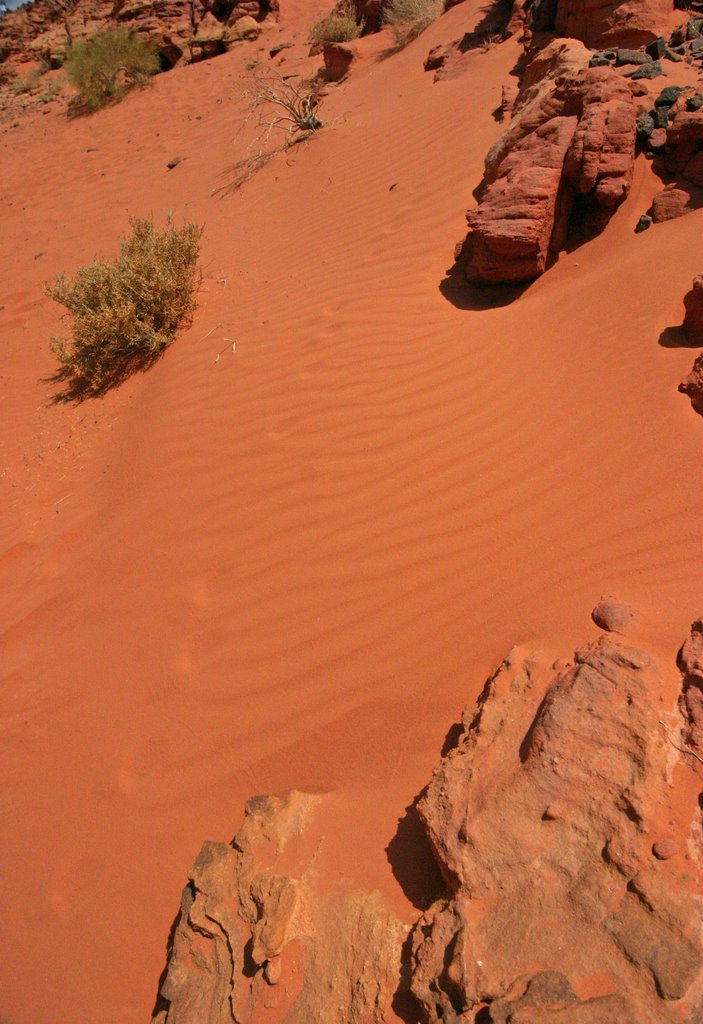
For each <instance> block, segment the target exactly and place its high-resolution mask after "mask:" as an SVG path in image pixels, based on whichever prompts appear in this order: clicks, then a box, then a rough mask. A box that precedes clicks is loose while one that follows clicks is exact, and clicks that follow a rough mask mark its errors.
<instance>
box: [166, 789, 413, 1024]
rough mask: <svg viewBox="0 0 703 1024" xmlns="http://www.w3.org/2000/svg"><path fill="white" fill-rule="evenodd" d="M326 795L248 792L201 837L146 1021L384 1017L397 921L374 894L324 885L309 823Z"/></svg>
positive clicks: (300, 1023)
mask: <svg viewBox="0 0 703 1024" xmlns="http://www.w3.org/2000/svg"><path fill="white" fill-rule="evenodd" d="M322 800H324V798H321V797H316V796H311V795H308V794H304V793H296V792H293V793H291V794H289V795H288V796H287V797H285V798H282V799H279V798H276V797H254V798H253V799H251V800H250V801H249V802H248V804H247V808H246V816H245V820H244V824H243V825H242V827H241V829H240V830H239V832H238V833H237V835H236V837H235V838H234V840H233V841H232V843H231V844H229V843H212V842H209V843H205V845H204V846H203V848H202V850H201V851H200V853H199V854H198V857H197V859H196V861H195V864H194V865H193V867H192V869H191V872H190V876H189V881H188V884H187V885H186V887H185V889H184V891H183V898H182V901H181V909H180V913H179V915H178V918H177V921H176V925H175V929H174V932H173V938H172V942H171V946H170V950H169V956H168V963H167V970H166V973H165V977H164V979H163V982H162V984H161V988H160V992H159V998H158V1001H157V1008H156V1011H155V1014H154V1017H153V1021H154V1024H233V1022H234V1021H236V1022H238V1024H247V1022H252V1024H254V1022H257V1021H262V1020H268V1019H271V1018H270V1017H269V1016H267V1014H271V1013H273V1014H275V1019H276V1020H277V1021H281V1022H285V1024H315V1022H323V1021H331V1020H335V1021H337V1020H338V1021H345V1022H349V1024H352V1022H359V1024H362V1022H363V1024H383V1022H384V1021H387V1020H390V1019H391V1018H390V1004H391V1000H392V997H393V993H394V992H395V990H396V988H397V986H398V980H399V973H398V972H399V964H400V948H401V944H402V941H403V938H404V930H403V928H402V927H401V925H400V924H399V923H398V922H397V921H396V920H395V919H394V918H393V917H392V916H391V915H390V914H389V913H388V911H387V910H386V909H385V907H384V905H383V902H382V900H381V898H380V896H379V895H378V893H371V894H365V893H358V892H350V891H339V892H332V893H329V892H326V891H325V892H323V891H321V889H320V888H318V879H317V876H316V873H315V859H316V855H317V850H318V848H319V845H320V841H321V840H320V836H319V834H317V833H316V832H315V831H314V829H313V828H311V823H312V821H313V820H314V815H315V809H316V807H317V806H318V805H319V804H320V802H321V801H322Z"/></svg>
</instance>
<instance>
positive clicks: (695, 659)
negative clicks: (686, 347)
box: [679, 392, 703, 757]
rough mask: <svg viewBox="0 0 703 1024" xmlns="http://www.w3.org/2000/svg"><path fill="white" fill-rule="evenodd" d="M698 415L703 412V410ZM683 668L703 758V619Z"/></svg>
mask: <svg viewBox="0 0 703 1024" xmlns="http://www.w3.org/2000/svg"><path fill="white" fill-rule="evenodd" d="M702 394H703V392H702ZM698 411H699V412H703V408H701V409H699V410H698ZM679 668H680V669H681V673H682V676H683V685H682V687H681V700H680V706H681V712H682V714H683V718H684V723H685V726H684V733H683V739H684V742H685V743H686V744H687V745H688V746H689V747H690V748H691V749H692V750H693V751H695V754H696V756H697V757H703V619H696V621H695V622H694V623H693V625H692V626H691V633H690V636H689V638H688V640H687V641H686V643H685V644H684V645H683V647H682V648H681V651H680V653H679Z"/></svg>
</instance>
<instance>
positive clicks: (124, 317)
mask: <svg viewBox="0 0 703 1024" xmlns="http://www.w3.org/2000/svg"><path fill="white" fill-rule="evenodd" d="M131 228H132V231H131V234H130V235H129V236H128V237H126V238H123V239H122V241H121V243H120V252H119V255H118V256H117V257H116V258H115V259H113V260H96V261H95V262H94V263H90V264H88V265H87V266H85V267H79V268H78V270H77V271H76V273H75V275H74V277H72V278H70V279H69V278H67V277H65V276H64V275H59V277H57V278H56V280H55V281H54V283H53V284H49V285H47V286H46V288H45V291H46V293H47V295H49V296H50V297H51V298H52V299H55V301H56V302H59V303H61V305H62V306H65V307H66V309H67V310H68V313H69V315H70V316H71V318H72V321H73V322H72V337H71V339H70V340H69V341H55V342H54V345H53V352H54V354H55V355H56V357H57V358H58V360H59V362H60V363H61V364H62V367H63V370H62V374H63V376H65V377H68V378H71V379H72V381H73V383H74V385H75V391H76V392H77V393H78V392H87V393H91V392H92V393H99V392H101V391H105V390H106V389H107V388H108V387H111V386H112V385H113V384H117V383H119V382H120V381H121V380H123V379H124V378H125V377H126V376H128V375H129V373H131V372H132V371H133V370H136V369H139V368H142V367H145V366H148V365H149V364H150V363H151V362H152V361H153V360H154V359H155V358H156V357H157V356H158V355H159V353H160V352H162V351H163V349H164V348H166V346H167V345H169V344H170V343H171V342H172V341H173V339H174V337H175V334H176V330H177V328H178V327H179V326H180V325H181V324H182V323H183V322H184V321H185V320H187V319H188V317H189V316H190V315H191V313H192V312H193V310H194V309H195V292H196V290H197V288H198V286H199V284H200V273H199V270H198V254H199V251H200V237H201V235H202V228H201V227H199V226H198V225H197V224H184V225H183V227H181V228H177V227H175V226H174V225H173V224H172V223H171V221H170V220H169V221H168V222H167V224H166V227H165V228H164V230H162V231H159V230H158V229H157V228H155V227H154V225H153V223H152V222H151V221H150V220H147V219H146V218H138V219H135V220H133V221H132V222H131Z"/></svg>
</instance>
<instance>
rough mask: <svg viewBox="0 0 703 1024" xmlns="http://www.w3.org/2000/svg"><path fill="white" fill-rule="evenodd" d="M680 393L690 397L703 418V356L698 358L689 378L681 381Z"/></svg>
mask: <svg viewBox="0 0 703 1024" xmlns="http://www.w3.org/2000/svg"><path fill="white" fill-rule="evenodd" d="M679 391H681V392H683V394H684V395H688V397H689V398H690V399H691V405H692V406H693V408H694V409H695V410H696V412H699V413H700V414H701V416H703V355H700V356H698V358H697V359H696V361H695V363H694V364H693V366H692V367H691V372H690V373H689V375H688V377H685V378H684V379H683V380H682V381H681V383H680V384H679Z"/></svg>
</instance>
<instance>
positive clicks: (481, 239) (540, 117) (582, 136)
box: [465, 65, 636, 283]
mask: <svg viewBox="0 0 703 1024" xmlns="http://www.w3.org/2000/svg"><path fill="white" fill-rule="evenodd" d="M557 66H558V65H557ZM547 82H548V84H547V85H546V87H545V86H543V87H542V88H540V82H539V80H537V81H531V82H530V83H529V89H530V90H531V91H532V94H533V96H534V98H532V99H531V100H529V101H528V102H526V103H525V102H523V103H521V98H520V97H518V101H517V104H516V109H517V110H518V113H517V115H516V117H515V118H514V119H513V121H512V122H511V124H510V125H509V127H508V128H507V130H506V132H505V133H504V134H503V136H501V138H500V139H499V140H498V142H497V143H496V144H495V145H494V146H493V147H492V148H491V150H490V151H489V153H488V155H487V157H486V172H485V176H484V182H483V186H482V190H481V192H480V200H479V204H478V207H477V208H476V209H474V210H471V211H469V213H468V214H467V220H468V223H469V228H470V233H469V236H468V238H467V245H466V248H465V252H466V254H467V268H466V269H467V275H468V276H469V278H470V279H472V280H478V281H482V282H486V283H502V282H514V281H529V280H532V279H533V278H535V277H538V276H539V275H540V274H541V273H543V272H544V270H545V269H546V267H547V264H548V261H549V258H550V256H551V254H553V253H555V252H558V251H560V250H561V249H562V248H563V246H564V244H565V241H566V237H567V233H568V225H569V218H570V215H571V212H572V209H573V206H574V202H575V201H578V202H579V203H580V204H581V205H582V207H583V206H584V205H585V206H587V209H588V218H587V221H588V226H589V228H590V231H591V232H592V233H594V234H595V233H597V232H598V231H600V230H602V228H603V227H604V226H605V224H606V223H607V220H608V218H609V217H610V215H611V214H612V212H613V210H614V209H615V208H616V207H617V206H618V205H619V203H621V202H622V200H623V199H624V198H625V197H626V195H627V193H628V191H629V188H630V185H631V183H632V173H633V167H634V147H635V134H636V130H635V108H634V103H633V99H632V94H631V92H630V89H629V86H628V84H627V82H626V81H625V80H624V79H623V78H622V77H621V76H620V75H619V74H618V73H617V72H616V71H614V70H613V69H611V68H588V69H582V70H580V71H577V72H576V73H575V74H572V75H570V76H566V77H555V78H554V79H551V78H549V79H547Z"/></svg>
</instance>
